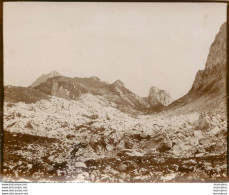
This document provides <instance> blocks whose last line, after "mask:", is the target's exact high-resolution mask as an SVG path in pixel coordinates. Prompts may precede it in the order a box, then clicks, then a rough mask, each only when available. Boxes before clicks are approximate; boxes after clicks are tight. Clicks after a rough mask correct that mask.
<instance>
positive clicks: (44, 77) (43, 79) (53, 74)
mask: <svg viewBox="0 0 229 195" xmlns="http://www.w3.org/2000/svg"><path fill="white" fill-rule="evenodd" d="M57 76H62V75H61V74H60V73H59V72H57V71H52V72H50V73H48V74H43V75H41V76H40V77H39V78H38V79H37V80H36V81H35V82H33V83H32V85H31V86H30V87H36V86H38V85H40V84H41V83H44V82H46V81H47V80H48V79H49V78H52V77H57Z"/></svg>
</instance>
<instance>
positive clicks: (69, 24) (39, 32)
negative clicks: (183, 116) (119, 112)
mask: <svg viewBox="0 0 229 195" xmlns="http://www.w3.org/2000/svg"><path fill="white" fill-rule="evenodd" d="M3 11H4V19H3V22H4V26H3V27H4V29H3V30H4V84H5V85H16V86H29V85H30V84H31V83H32V82H34V81H35V80H36V79H37V78H38V77H39V76H40V75H42V74H47V73H49V72H50V71H54V70H55V71H58V72H60V73H61V74H63V75H65V76H69V77H91V76H97V77H99V78H100V79H101V80H104V81H107V82H110V83H112V82H114V81H116V80H117V79H120V80H122V81H123V82H124V84H125V86H126V87H127V88H128V89H130V90H131V91H133V92H135V93H136V94H137V95H140V96H147V95H148V92H149V89H150V87H151V86H156V87H158V88H161V89H164V90H166V91H168V92H169V93H170V94H171V96H172V97H173V98H174V99H176V98H179V97H181V96H183V95H185V94H186V93H187V92H188V91H189V89H190V88H191V86H192V83H193V81H194V78H195V75H196V72H197V71H198V70H200V69H204V67H205V63H206V60H207V55H208V52H209V48H210V45H211V43H212V42H213V41H214V38H215V36H216V34H217V33H218V31H219V28H220V26H221V25H222V24H223V23H224V22H225V21H226V4H220V3H218V4H216V3H88V2H84V3H79V2H74V3H69V2H68V3H67V2H51V3H48V2H22V3H21V2H5V3H4V10H3Z"/></svg>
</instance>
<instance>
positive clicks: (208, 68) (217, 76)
mask: <svg viewBox="0 0 229 195" xmlns="http://www.w3.org/2000/svg"><path fill="white" fill-rule="evenodd" d="M226 27H227V25H226V23H224V24H223V25H222V26H221V28H220V31H219V33H218V34H217V35H216V37H215V41H214V42H213V43H212V45H211V47H210V50H209V55H208V58H207V62H206V65H205V69H204V70H199V71H198V72H197V74H196V78H195V80H194V83H193V86H192V89H191V91H196V90H201V89H204V88H206V87H207V86H208V85H209V84H211V83H212V82H219V81H222V84H224V85H225V81H226V79H225V78H226V73H227V72H226V70H227V66H226V64H227V57H226V52H227V41H226V32H227V31H226ZM222 87H223V86H222ZM224 87H225V86H224Z"/></svg>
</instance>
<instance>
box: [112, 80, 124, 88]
mask: <svg viewBox="0 0 229 195" xmlns="http://www.w3.org/2000/svg"><path fill="white" fill-rule="evenodd" d="M113 84H114V85H117V86H121V87H124V83H123V82H122V81H121V80H119V79H118V80H117V81H115V82H114V83H113Z"/></svg>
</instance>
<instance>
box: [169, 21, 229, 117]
mask: <svg viewBox="0 0 229 195" xmlns="http://www.w3.org/2000/svg"><path fill="white" fill-rule="evenodd" d="M226 33H227V24H226V23H224V24H223V25H222V26H221V28H220V31H219V33H218V34H217V35H216V37H215V40H214V42H213V43H212V45H211V47H210V50H209V55H208V58H207V62H206V65H205V69H204V70H199V71H198V72H197V74H196V77H195V80H194V83H193V85H192V87H191V89H190V91H189V92H188V93H187V94H186V95H185V96H183V97H182V98H180V99H178V100H176V101H175V102H173V103H172V104H171V105H169V106H168V108H166V110H169V109H173V110H175V109H176V110H177V112H178V111H179V112H181V113H184V112H193V111H199V112H201V111H210V112H211V111H213V112H216V111H217V112H218V113H221V114H223V115H226V108H227V90H226V82H227V55H226V53H227V46H226V45H227V41H226Z"/></svg>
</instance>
